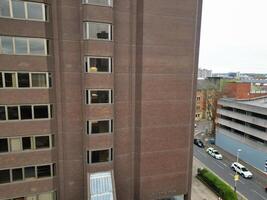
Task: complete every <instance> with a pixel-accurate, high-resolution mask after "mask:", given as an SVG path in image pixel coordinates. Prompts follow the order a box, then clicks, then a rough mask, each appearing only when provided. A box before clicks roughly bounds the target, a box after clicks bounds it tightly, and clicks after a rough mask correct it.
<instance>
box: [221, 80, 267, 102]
mask: <svg viewBox="0 0 267 200" xmlns="http://www.w3.org/2000/svg"><path fill="white" fill-rule="evenodd" d="M223 95H224V96H225V97H228V98H235V99H249V98H255V97H260V96H264V95H267V81H259V80H255V81H248V82H227V83H225V85H224V88H223Z"/></svg>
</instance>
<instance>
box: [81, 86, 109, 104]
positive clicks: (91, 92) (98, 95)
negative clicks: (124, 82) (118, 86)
mask: <svg viewBox="0 0 267 200" xmlns="http://www.w3.org/2000/svg"><path fill="white" fill-rule="evenodd" d="M111 103H113V92H112V90H111V89H88V90H86V104H111Z"/></svg>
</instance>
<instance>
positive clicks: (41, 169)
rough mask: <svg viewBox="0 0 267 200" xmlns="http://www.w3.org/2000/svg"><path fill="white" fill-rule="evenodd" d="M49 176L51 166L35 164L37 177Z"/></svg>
mask: <svg viewBox="0 0 267 200" xmlns="http://www.w3.org/2000/svg"><path fill="white" fill-rule="evenodd" d="M49 176H51V167H50V165H44V166H37V177H38V178H43V177H49Z"/></svg>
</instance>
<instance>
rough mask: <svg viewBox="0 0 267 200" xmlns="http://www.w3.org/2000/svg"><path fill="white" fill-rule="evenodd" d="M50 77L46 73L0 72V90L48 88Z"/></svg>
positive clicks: (49, 74) (50, 81) (50, 84)
mask: <svg viewBox="0 0 267 200" xmlns="http://www.w3.org/2000/svg"><path fill="white" fill-rule="evenodd" d="M49 87H52V75H51V73H47V72H0V88H9V89H10V88H49Z"/></svg>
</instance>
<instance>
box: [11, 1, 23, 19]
mask: <svg viewBox="0 0 267 200" xmlns="http://www.w3.org/2000/svg"><path fill="white" fill-rule="evenodd" d="M12 10H13V17H14V18H20V19H25V6H24V2H23V1H20V0H12Z"/></svg>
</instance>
